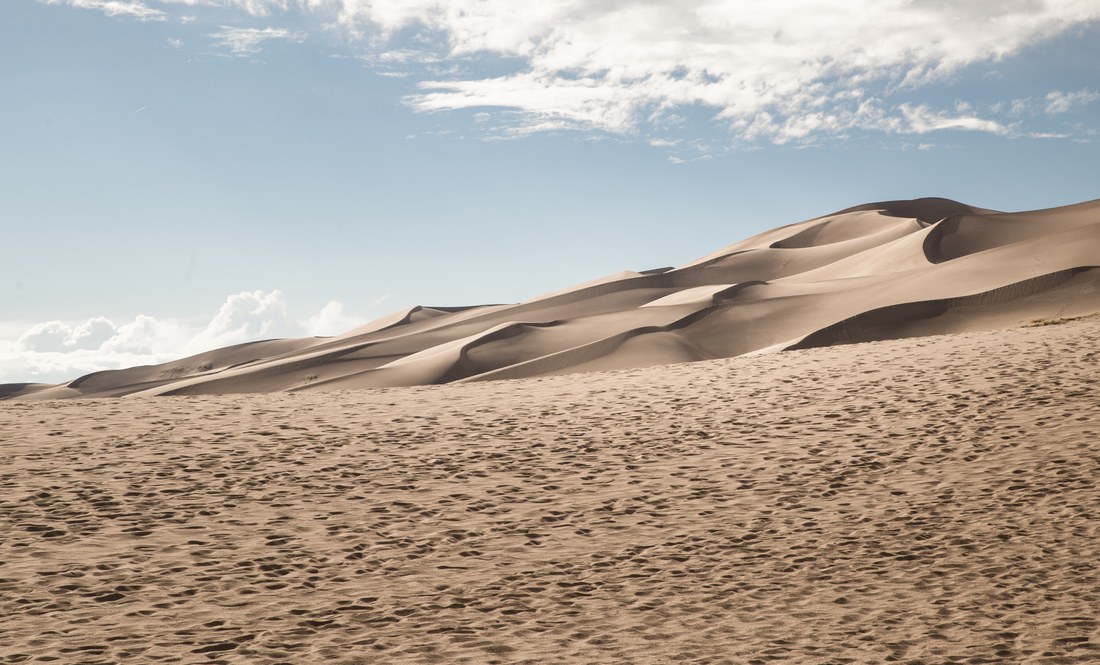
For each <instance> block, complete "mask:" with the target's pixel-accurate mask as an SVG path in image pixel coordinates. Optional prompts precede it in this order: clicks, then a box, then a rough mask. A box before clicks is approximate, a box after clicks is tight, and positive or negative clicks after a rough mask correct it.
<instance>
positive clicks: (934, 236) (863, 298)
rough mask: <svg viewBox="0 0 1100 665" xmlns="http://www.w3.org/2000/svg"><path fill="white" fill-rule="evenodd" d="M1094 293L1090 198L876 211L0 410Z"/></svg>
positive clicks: (616, 349) (233, 388)
mask: <svg viewBox="0 0 1100 665" xmlns="http://www.w3.org/2000/svg"><path fill="white" fill-rule="evenodd" d="M669 232H670V233H677V232H681V233H682V232H685V231H684V230H681V229H670V230H669ZM581 241H583V240H581ZM409 270H421V271H422V270H428V271H430V270H432V267H431V266H430V265H428V266H422V265H419V264H418V265H416V266H410V268H409ZM441 277H442V276H441ZM500 278H501V279H508V278H509V276H507V275H501V276H500ZM394 279H400V275H395V276H394ZM1098 284H1100V200H1097V201H1091V202H1086V203H1080V204H1077V205H1071V206H1065V207H1061V208H1052V209H1049V210H1037V211H1029V212H1018V213H1002V212H995V211H992V210H984V209H980V208H975V207H973V206H968V205H965V204H962V203H958V202H955V201H950V200H947V199H917V200H914V201H886V202H881V203H872V204H867V205H863V206H858V207H856V208H850V209H848V210H842V211H840V212H837V213H832V214H830V215H825V216H823V217H817V218H814V219H811V220H807V221H805V222H799V223H797V224H792V225H790V226H785V227H782V228H779V229H774V230H771V231H767V232H765V233H762V234H759V235H757V236H755V237H752V238H749V239H747V240H744V241H741V242H738V243H735V244H733V245H730V246H729V247H726V248H724V249H722V250H719V251H718V252H715V253H713V254H711V255H709V256H706V257H703V258H702V259H699V260H698V261H694V262H692V263H689V264H688V265H685V266H681V267H679V268H662V269H657V270H647V271H642V272H629V271H627V272H620V273H615V274H613V275H610V276H608V277H605V278H602V279H598V280H595V281H592V282H588V283H585V284H581V285H579V286H575V287H571V288H566V289H562V290H559V291H556V292H554V293H551V294H546V295H543V296H539V297H536V298H532V299H531V300H528V301H526V302H522V303H518V304H511V305H484V306H477V307H421V306H417V307H412V308H409V309H407V310H404V311H401V312H397V313H395V314H393V315H390V316H387V317H383V318H382V319H380V320H378V321H375V322H373V323H370V324H368V325H366V326H363V327H361V328H359V329H356V330H352V331H349V332H347V333H345V334H343V335H339V336H337V337H330V338H308V339H297V340H271V341H265V342H258V343H252V344H244V345H238V346H233V347H228V348H225V349H216V350H213V351H210V352H207V353H203V354H200V355H197V356H192V357H189V358H183V359H181V360H178V361H174V362H170V363H165V364H162V365H155V366H149V367H135V368H130V369H123V370H114V371H107V372H97V373H94V374H90V375H87V376H84V377H80V378H77V379H75V380H73V381H70V382H68V383H66V384H63V385H58V386H48V385H39V384H14V385H5V386H0V399H4V398H5V397H6V398H8V399H13V400H36V399H61V398H80V397H109V396H117V395H201V394H227V393H243V392H273V391H286V392H313V391H330V390H342V389H351V388H373V387H392V386H413V385H433V384H444V383H454V382H460V381H461V382H479V381H489V380H495V379H516V378H530V377H537V376H550V375H557V374H568V373H576V372H588V371H597V370H612V369H628V368H636V367H646V366H652V365H660V364H666V363H679V362H688V361H699V360H711V359H717V358H730V357H735V356H740V355H744V354H746V353H756V352H760V351H779V350H784V349H801V348H813V347H821V346H830V345H834V344H843V343H851V342H861V341H876V340H886V339H900V338H907V337H916V336H923V335H932V334H943V333H954V332H969V331H976V330H992V329H997V328H1006V327H1012V326H1015V325H1019V324H1020V323H1022V322H1024V321H1027V320H1030V319H1035V318H1056V317H1072V316H1078V315H1082V314H1087V313H1089V312H1094V311H1096V310H1098V309H1100V288H1098Z"/></svg>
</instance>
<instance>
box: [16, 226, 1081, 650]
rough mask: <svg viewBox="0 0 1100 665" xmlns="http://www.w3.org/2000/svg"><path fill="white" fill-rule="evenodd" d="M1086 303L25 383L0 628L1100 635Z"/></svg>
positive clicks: (842, 636) (135, 643)
mask: <svg viewBox="0 0 1100 665" xmlns="http://www.w3.org/2000/svg"><path fill="white" fill-rule="evenodd" d="M960 228H965V222H964V223H963V224H961V225H960ZM1071 232H1072V231H1071ZM905 240H906V238H905V236H901V238H900V241H902V242H904V241H905ZM943 246H944V247H945V249H944V251H945V252H947V251H953V249H950V250H949V249H947V247H949V246H948V245H946V244H944V245H943ZM1004 247H1011V245H1002V248H1004ZM987 251H996V250H995V249H992V250H987ZM1055 268H1058V269H1065V268H1064V267H1062V268H1059V267H1058V266H1055ZM1018 277H1019V275H1015V276H1012V277H1009V278H1008V279H1010V280H1011V279H1017V281H1019V280H1018ZM1074 279H1075V278H1074V277H1069V278H1068V279H1066V280H1064V281H1061V282H1058V281H1057V280H1052V284H1054V286H1051V287H1050V288H1048V289H1046V290H1045V291H1043V290H1033V289H1031V288H1028V289H1023V291H1024V293H1025V294H1027V295H1024V296H1022V297H1023V298H1028V297H1030V298H1041V294H1043V293H1049V292H1051V291H1052V290H1057V289H1060V288H1066V286H1067V285H1070V284H1074V283H1075V282H1074ZM990 283H993V282H992V281H991V282H990ZM985 286H988V284H985V285H983V286H982V287H981V288H983V289H984V288H985ZM791 288H794V287H791ZM883 288H886V287H883ZM913 288H914V289H915V290H918V291H919V290H920V286H919V285H915V286H914V287H913ZM1016 288H1019V287H1011V288H1010V289H1009V292H1008V293H1009V294H1011V293H1015V292H1014V291H1013V289H1016ZM661 291H662V290H661V289H656V290H655V292H656V293H658V294H659V293H661ZM983 292H984V291H983ZM1078 292H1083V289H1081V288H1080V287H1078ZM627 293H629V292H627ZM923 295H924V297H926V299H928V298H927V296H928V294H927V293H925V294H923ZM666 296H667V294H666V295H662V296H660V297H666ZM607 297H608V298H610V299H612V300H617V301H618V302H621V301H622V300H624V299H626V300H628V299H630V297H629V296H627V295H623V293H621V292H614V291H613V292H611V294H610V295H609V296H607ZM959 297H961V296H959ZM685 298H687V296H685ZM1004 298H1005V296H1004V295H998V296H995V297H975V299H974V300H964V301H963V302H962V303H961V304H958V305H957V307H958V308H975V309H976V311H979V312H985V311H990V312H996V311H1000V310H998V309H997V308H998V307H1002V306H1004V305H1005V303H1006V302H1011V301H1012V300H1004ZM639 300H640V299H639ZM987 301H988V302H987ZM1037 302H1041V300H1037ZM876 304H878V303H876ZM944 306H946V307H948V309H947V312H949V313H950V312H953V311H954V312H956V313H957V310H952V309H951V307H952V305H950V303H949V304H948V305H944ZM1058 306H1059V307H1060V306H1062V305H1058ZM937 307H938V306H937ZM983 308H990V309H983ZM653 309H659V308H653ZM929 311H931V312H934V311H938V310H937V309H935V308H934V309H932V310H929ZM415 314H420V313H419V312H417V313H414V315H415ZM459 315H460V316H461V315H465V316H469V317H472V318H476V317H477V316H480V315H481V314H478V313H477V312H476V311H473V312H469V313H459ZM450 316H451V315H450V314H447V313H433V312H428V313H424V314H423V317H424V318H422V320H421V321H420V322H414V323H409V324H406V325H419V326H422V327H421V328H420V330H421V334H424V335H428V334H431V328H430V326H429V325H428V324H430V323H431V322H432V321H433V320H434V321H440V322H441V321H443V320H445V319H446V318H449V317H450ZM594 316H595V315H594ZM683 316H687V315H683ZM807 316H811V315H810V314H807ZM940 316H947V314H943V315H940ZM990 316H992V315H990ZM960 320H965V319H960ZM703 321H706V318H705V317H704V318H702V319H700V320H698V321H696V322H695V323H694V324H686V325H683V326H681V327H679V328H677V327H676V325H668V324H664V327H663V328H662V327H661V326H657V325H654V330H653V331H652V332H645V333H640V334H634V335H633V336H627V335H624V336H623V337H622V339H620V340H619V341H618V342H617V346H616V345H612V344H608V347H609V348H608V349H606V350H601V351H599V352H598V353H593V355H592V357H593V358H614V357H615V354H616V353H620V354H622V353H629V352H630V350H631V349H630V345H631V344H632V343H638V344H641V346H639V347H637V349H639V350H641V351H645V352H650V351H651V350H653V349H657V348H662V345H666V344H667V347H663V348H666V349H668V350H669V351H668V355H666V356H664V357H665V358H669V357H680V356H676V355H675V354H676V353H682V354H684V356H685V357H686V356H690V355H691V353H690V351H692V350H693V349H694V348H695V345H698V344H700V342H698V341H692V340H690V339H689V338H687V337H679V336H678V332H677V331H680V330H684V329H685V328H690V327H691V326H692V325H696V324H698V323H701V322H703ZM872 324H873V325H888V324H889V318H886V317H883V318H881V319H874V320H873V321H870V322H869V320H868V321H863V322H862V323H860V324H859V325H855V324H848V328H844V330H849V331H852V334H856V333H857V332H858V331H860V330H864V331H866V330H868V329H870V327H873V326H872ZM449 325H454V326H460V324H459V323H453V324H449ZM511 325H513V326H514V328H508V327H501V328H498V329H497V332H489V333H481V334H480V335H478V334H475V333H472V332H469V331H466V334H465V335H464V336H463V337H460V338H459V339H465V338H468V337H472V338H473V339H475V340H480V339H484V338H485V337H490V338H492V339H493V342H491V343H498V342H504V343H507V342H509V341H510V340H515V339H517V338H520V337H522V336H524V335H528V336H531V338H532V340H539V341H538V343H539V344H546V345H547V348H553V345H552V344H551V343H550V342H546V341H543V340H542V338H541V337H539V335H541V334H542V333H547V334H548V335H553V334H554V330H555V328H554V326H545V325H544V326H539V325H534V324H511ZM565 325H568V324H565ZM907 325H915V324H913V323H910V324H907ZM631 330H634V328H632V329H631ZM500 331H506V332H503V333H502V332H500ZM568 334H570V335H575V336H576V338H577V339H582V338H583V335H582V334H581V333H580V332H578V331H574V332H570V333H568ZM836 334H839V333H836ZM1098 337H1100V318H1097V317H1091V318H1087V319H1084V320H1078V321H1071V322H1068V323H1064V324H1062V325H1046V326H1043V327H1015V328H1011V329H1004V330H998V331H987V332H972V333H962V334H958V335H947V336H938V337H925V338H915V339H905V340H893V341H886V342H875V343H871V344H859V345H845V346H835V347H830V348H819V349H811V350H804V351H792V352H789V353H782V354H763V355H757V356H752V357H740V358H733V359H725V360H715V361H707V362H699V363H684V364H678V365H669V366H664V367H650V368H638V369H631V370H620V371H616V372H597V373H589V374H573V375H570V376H555V377H541V378H535V379H527V380H522V381H518V382H483V383H475V384H469V385H442V386H421V387H411V388H387V389H378V390H368V391H361V390H360V391H346V392H330V393H300V392H295V393H268V394H253V395H205V396H194V397H179V398H173V399H163V398H143V397H134V398H129V399H124V400H115V399H111V400H102V399H100V400H71V401H41V402H34V403H6V404H5V405H4V406H3V408H0V441H2V444H0V662H4V663H18V662H36V663H37V662H61V663H128V662H135V663H137V662H141V663H156V662H164V663H204V662H206V663H242V664H243V663H326V662H332V663H395V664H400V663H470V664H472V665H484V664H491V663H520V662H523V663H532V664H535V665H541V664H544V663H667V664H670V665H671V664H674V663H675V664H679V663H693V664H696V665H700V664H703V663H709V664H712V665H717V664H720V663H725V664H735V665H737V664H750V663H751V664H759V663H776V662H785V663H822V664H824V663H890V662H896V663H907V664H909V665H917V664H925V665H932V664H938V663H966V664H972V665H976V664H978V663H1032V664H1036V665H1038V664H1047V665H1053V664H1056V663H1057V664H1063V663H1081V664H1084V663H1096V662H1100V609H1098V608H1100V569H1098V567H1097V562H1098V561H1100V487H1098V486H1097V482H1098V479H1100V400H1098V399H1097V389H1098V388H1100V351H1098V350H1097V348H1098V347H1097V339H1098ZM443 338H445V336H443V335H440V339H443ZM341 343H342V342H340V341H334V342H333V345H334V346H335V347H336V348H339V347H340V344H341ZM489 343H490V342H486V344H489ZM532 343H534V342H532ZM464 347H468V348H469V349H476V348H477V346H476V345H471V344H470V342H468V341H461V342H457V343H455V344H453V345H452V346H450V347H446V348H444V349H440V350H438V351H437V352H435V356H433V355H430V354H426V355H424V356H422V357H421V358H420V359H413V358H411V357H410V356H407V355H406V356H402V357H406V358H410V359H409V360H408V362H409V363H410V364H411V365H414V366H417V367H422V366H432V367H435V366H436V365H435V361H436V356H438V357H439V358H442V359H443V361H441V362H439V366H440V367H451V366H454V363H453V361H452V360H450V358H451V357H452V356H453V355H455V354H456V353H457V350H459V349H462V348H464ZM316 353H325V351H324V350H319V351H317V352H316ZM498 353H499V354H501V355H504V354H505V351H503V350H502V351H499V352H498ZM508 353H511V354H514V355H515V356H516V358H521V357H522V356H523V353H524V349H513V350H511V351H509V352H508ZM289 355H290V356H291V357H295V354H294V353H291V354H289ZM211 358H217V356H216V355H215V356H211ZM289 362H297V361H295V360H288V363H289ZM347 362H351V363H355V362H362V363H363V364H369V361H368V360H349V361H347ZM465 362H467V363H469V366H470V367H474V366H479V365H480V364H482V363H487V362H488V361H487V360H486V359H484V358H479V357H477V356H476V354H474V353H472V352H471V353H470V354H469V358H468V359H467V360H466V361H465ZM536 362H543V361H542V360H537V361H536ZM589 362H590V363H591V364H590V366H592V365H594V364H595V361H594V360H593V361H589ZM574 366H575V365H574ZM393 367H394V371H395V372H396V371H398V369H397V368H400V367H401V365H400V364H398V363H395V364H394V365H393ZM273 376H276V377H277V376H278V373H277V372H276V373H275V374H274V375H273Z"/></svg>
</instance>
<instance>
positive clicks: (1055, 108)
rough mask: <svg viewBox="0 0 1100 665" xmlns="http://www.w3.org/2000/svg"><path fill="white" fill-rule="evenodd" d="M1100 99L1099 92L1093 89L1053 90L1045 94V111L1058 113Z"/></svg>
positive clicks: (1052, 113)
mask: <svg viewBox="0 0 1100 665" xmlns="http://www.w3.org/2000/svg"><path fill="white" fill-rule="evenodd" d="M1097 100H1100V92H1097V91H1095V90H1075V91H1073V92H1062V91H1061V90H1053V91H1051V92H1049V93H1047V96H1046V112H1047V113H1049V114H1051V115H1060V114H1062V113H1066V112H1068V111H1069V110H1071V109H1073V108H1074V107H1077V106H1087V105H1088V104H1091V103H1093V102H1095V101H1097Z"/></svg>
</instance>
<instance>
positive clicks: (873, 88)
mask: <svg viewBox="0 0 1100 665" xmlns="http://www.w3.org/2000/svg"><path fill="white" fill-rule="evenodd" d="M45 1H47V2H52V3H58V2H63V3H66V4H70V5H73V6H82V7H93V8H98V9H100V10H101V11H106V12H116V13H118V15H122V14H124V13H129V14H130V15H134V16H145V17H146V18H157V19H159V18H163V15H164V12H162V11H161V10H159V9H151V8H149V7H148V6H147V5H144V4H142V2H141V0H45ZM145 1H146V2H149V1H151V0H145ZM159 2H160V3H161V4H160V5H159V6H160V7H162V8H165V9H169V8H174V6H176V5H183V6H212V7H220V8H222V9H223V10H232V9H235V10H238V11H239V12H243V13H246V14H248V15H251V16H271V15H275V14H279V13H284V14H285V15H286V16H287V17H288V18H297V19H300V18H302V15H305V17H306V23H307V24H316V23H317V22H318V21H319V22H321V23H322V24H323V25H325V26H326V27H335V28H338V29H341V30H342V31H343V35H341V39H339V40H338V41H339V42H340V43H341V44H342V46H341V48H346V49H347V50H349V51H352V52H354V53H355V57H360V58H362V59H363V60H364V61H366V62H367V63H368V64H369V65H370V66H372V67H374V68H375V69H376V71H377V72H378V74H379V75H381V76H390V77H398V76H410V77H416V78H417V80H418V81H419V83H418V86H417V89H416V91H415V92H414V93H413V94H411V95H408V96H407V97H406V98H405V100H404V101H405V103H406V104H407V105H408V106H409V107H411V108H412V109H414V110H417V111H421V112H448V111H458V110H474V111H477V112H479V113H486V112H491V113H492V121H491V122H484V121H481V122H478V123H476V124H477V127H478V131H479V132H480V133H481V134H486V133H488V134H489V137H490V138H501V137H511V136H523V135H527V134H531V133H534V132H550V131H560V130H596V131H597V132H606V133H613V134H619V135H629V136H638V137H643V138H644V137H646V136H654V135H662V136H663V135H666V134H667V132H666V131H663V130H665V129H667V128H668V127H669V126H670V125H678V124H679V123H681V122H682V120H683V117H684V114H685V113H687V114H689V115H700V114H701V115H703V116H706V117H707V118H709V120H710V121H711V122H712V123H715V124H717V125H718V126H719V127H720V128H722V129H724V130H726V131H728V132H729V134H730V135H731V136H732V138H733V139H734V142H735V143H737V144H745V143H760V142H772V143H776V144H796V145H798V144H808V143H812V142H815V141H818V140H820V139H821V138H824V137H829V138H838V139H839V138H844V137H846V136H848V135H850V134H851V133H852V132H853V130H861V131H877V132H888V133H909V134H924V133H927V132H934V131H941V130H947V129H962V130H970V131H982V132H990V133H994V134H1000V135H1006V136H1029V135H1031V133H1032V132H1033V131H1036V130H1040V131H1045V130H1046V129H1049V128H1042V127H1022V126H1021V127H1016V126H1015V124H1013V125H1007V124H1005V122H1002V121H1000V120H994V119H990V118H986V117H983V114H986V113H996V114H997V115H998V116H999V117H1000V118H1002V119H1004V118H1005V117H1006V116H1005V115H1003V114H1007V116H1008V117H1019V116H1021V115H1023V114H1025V113H1028V114H1029V115H1031V116H1034V115H1035V114H1034V113H1033V112H1032V111H1034V110H1038V108H1040V106H1041V105H1042V104H1043V103H1044V100H1043V98H1042V97H1036V98H1034V99H1031V98H1028V99H1022V100H1013V101H1012V102H1011V108H1009V107H1008V106H1007V105H1004V104H1003V105H1002V106H1001V107H1000V108H998V109H996V110H991V109H989V107H986V111H984V112H983V111H982V110H981V107H980V105H978V104H976V103H975V102H974V101H972V100H953V103H950V104H946V105H945V106H944V107H943V108H934V107H933V106H932V105H930V104H929V100H928V99H927V98H925V99H920V98H919V91H920V90H921V89H924V88H927V87H928V86H930V85H931V84H934V83H943V82H946V81H949V80H950V79H951V77H952V76H955V75H956V74H957V73H958V72H960V70H962V69H963V68H966V67H968V66H972V65H986V66H988V67H989V68H990V70H991V71H997V70H993V69H992V68H993V67H1000V63H1001V61H1003V60H1004V59H1006V58H1008V57H1011V56H1013V55H1017V54H1020V53H1021V52H1023V50H1024V49H1025V48H1026V47H1028V46H1031V45H1033V44H1037V43H1039V42H1042V41H1044V40H1048V39H1051V38H1053V37H1055V36H1057V35H1060V34H1063V33H1065V32H1067V31H1070V30H1073V29H1075V28H1080V27H1082V26H1086V25H1091V24H1094V23H1095V22H1096V21H1098V20H1100V3H1098V2H1097V1H1096V0H1042V1H1040V0H998V1H996V2H994V1H993V0H968V1H967V2H955V1H953V0H867V1H865V2H851V1H850V0H638V1H637V2H627V1H625V0H585V1H583V2H582V1H579V0H541V1H540V2H536V3H522V2H515V1H514V0H447V1H446V2H443V1H442V0H159ZM218 15H219V16H223V15H224V12H222V13H219V14H218ZM975 26H981V29H975ZM209 36H210V37H211V38H212V39H213V40H214V41H215V43H216V44H217V45H219V46H220V47H223V48H225V49H227V50H228V51H229V52H230V53H232V54H234V55H237V56H252V55H255V54H256V53H258V52H260V50H261V48H262V47H263V45H264V43H265V42H269V41H272V40H289V41H302V40H304V39H305V38H306V36H305V35H304V34H303V33H300V32H294V31H291V30H288V29H285V28H274V27H264V28H260V27H230V26H221V27H220V28H219V29H218V30H217V31H216V32H213V33H212V34H210V35H209ZM347 37H350V38H351V42H350V43H348V41H347V40H346V39H343V38H347ZM998 75H999V74H998ZM1097 94H1098V93H1095V92H1092V91H1088V90H1082V91H1078V92H1069V93H1063V92H1059V91H1056V92H1053V93H1051V94H1050V95H1048V96H1047V97H1046V99H1045V104H1046V109H1047V113H1048V114H1052V115H1053V114H1060V113H1064V112H1066V111H1067V110H1069V109H1072V108H1074V107H1077V106H1080V105H1084V104H1087V103H1091V102H1092V101H1095V100H1096V99H1097V97H1096V95H1097ZM907 100H908V104H906V103H904V102H906V101H907ZM682 131H683V132H690V131H691V130H690V129H682ZM671 138H672V137H670V140H671ZM662 147H664V148H665V149H668V148H670V147H671V146H662Z"/></svg>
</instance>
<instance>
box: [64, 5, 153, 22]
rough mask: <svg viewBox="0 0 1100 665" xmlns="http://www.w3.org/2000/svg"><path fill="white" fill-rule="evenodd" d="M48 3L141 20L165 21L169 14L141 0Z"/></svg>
mask: <svg viewBox="0 0 1100 665" xmlns="http://www.w3.org/2000/svg"><path fill="white" fill-rule="evenodd" d="M45 2H46V4H48V5H68V6H70V7H77V8H80V9H95V10H98V11H101V12H103V13H104V14H106V15H107V16H122V17H124V18H132V19H137V20H139V21H164V20H167V18H168V17H167V16H166V15H165V13H164V12H162V11H161V10H159V9H154V8H152V7H150V6H148V5H146V4H145V3H143V2H140V1H139V0H45Z"/></svg>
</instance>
